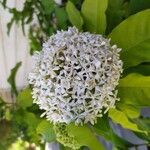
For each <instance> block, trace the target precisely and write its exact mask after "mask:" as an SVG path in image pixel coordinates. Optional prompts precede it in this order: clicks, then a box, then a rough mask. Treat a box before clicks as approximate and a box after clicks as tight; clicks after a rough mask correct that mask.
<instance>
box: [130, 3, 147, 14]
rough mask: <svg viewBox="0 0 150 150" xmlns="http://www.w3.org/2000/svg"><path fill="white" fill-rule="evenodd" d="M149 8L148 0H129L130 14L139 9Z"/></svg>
mask: <svg viewBox="0 0 150 150" xmlns="http://www.w3.org/2000/svg"><path fill="white" fill-rule="evenodd" d="M148 8H150V0H130V3H129V11H130V14H135V13H137V12H139V11H141V10H144V9H148Z"/></svg>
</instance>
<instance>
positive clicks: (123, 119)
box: [109, 109, 143, 132]
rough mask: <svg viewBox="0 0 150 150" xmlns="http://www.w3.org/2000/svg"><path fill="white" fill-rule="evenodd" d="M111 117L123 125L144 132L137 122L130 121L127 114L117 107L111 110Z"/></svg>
mask: <svg viewBox="0 0 150 150" xmlns="http://www.w3.org/2000/svg"><path fill="white" fill-rule="evenodd" d="M109 117H110V118H111V119H112V120H113V121H114V122H115V123H117V124H120V125H121V126H122V127H124V128H127V129H130V130H133V131H137V132H143V131H141V130H139V129H138V126H137V125H136V124H135V123H132V122H131V121H129V119H128V118H127V116H126V115H125V114H124V113H123V112H122V111H119V110H117V109H110V110H109Z"/></svg>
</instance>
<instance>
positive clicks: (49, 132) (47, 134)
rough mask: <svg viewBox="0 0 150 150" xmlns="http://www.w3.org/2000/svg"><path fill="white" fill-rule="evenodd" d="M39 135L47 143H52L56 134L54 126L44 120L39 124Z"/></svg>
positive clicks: (37, 130)
mask: <svg viewBox="0 0 150 150" xmlns="http://www.w3.org/2000/svg"><path fill="white" fill-rule="evenodd" d="M36 132H37V134H40V135H42V138H43V139H44V140H45V141H46V142H51V141H54V140H55V138H56V137H55V133H54V130H53V125H52V124H51V123H50V122H48V121H46V120H43V121H41V122H40V123H39V125H38V127H37V129H36Z"/></svg>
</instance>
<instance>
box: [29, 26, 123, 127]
mask: <svg viewBox="0 0 150 150" xmlns="http://www.w3.org/2000/svg"><path fill="white" fill-rule="evenodd" d="M120 50H121V49H118V48H117V46H116V45H113V46H111V45H110V40H108V39H105V38H103V37H102V36H101V35H97V34H91V33H88V32H79V31H78V30H77V29H76V28H75V27H70V28H69V29H68V31H58V32H57V33H56V34H55V35H52V36H51V37H50V38H49V40H48V41H47V42H46V43H44V44H43V49H42V51H41V52H37V53H36V54H35V55H34V58H35V65H34V68H33V71H32V73H30V74H29V83H30V84H31V85H32V86H33V92H32V95H33V99H34V102H35V103H36V104H38V105H39V107H40V109H42V110H44V111H45V112H44V115H46V118H47V119H48V120H50V121H51V122H53V123H67V124H68V123H70V122H75V124H83V123H87V122H91V123H92V124H94V123H95V122H96V120H97V117H101V116H102V115H103V113H105V112H107V111H108V110H109V108H112V107H114V104H115V101H116V100H119V99H118V98H117V90H115V88H116V86H117V85H118V81H119V78H120V74H121V72H122V61H121V60H120V58H119V52H120Z"/></svg>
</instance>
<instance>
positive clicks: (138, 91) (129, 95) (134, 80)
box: [118, 73, 150, 107]
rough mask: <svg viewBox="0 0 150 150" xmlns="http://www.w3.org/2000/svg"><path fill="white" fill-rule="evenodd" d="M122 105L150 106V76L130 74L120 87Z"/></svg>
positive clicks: (121, 82)
mask: <svg viewBox="0 0 150 150" xmlns="http://www.w3.org/2000/svg"><path fill="white" fill-rule="evenodd" d="M118 96H119V97H120V103H125V104H131V105H133V106H137V107H144V106H150V76H143V75H140V74H135V73H133V74H129V75H128V76H126V77H125V78H123V79H121V80H120V83H119V86H118Z"/></svg>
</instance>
